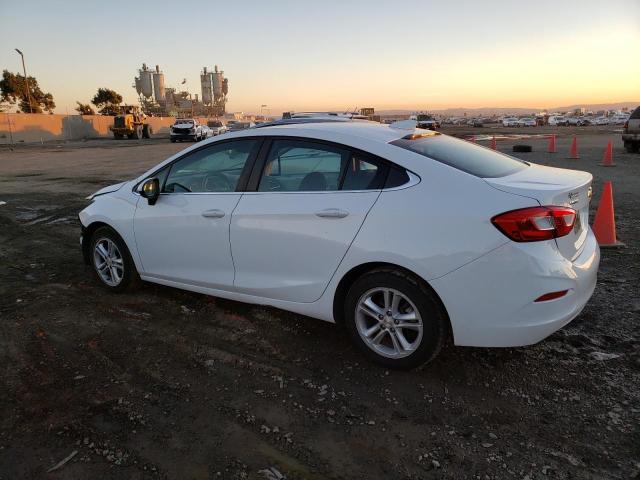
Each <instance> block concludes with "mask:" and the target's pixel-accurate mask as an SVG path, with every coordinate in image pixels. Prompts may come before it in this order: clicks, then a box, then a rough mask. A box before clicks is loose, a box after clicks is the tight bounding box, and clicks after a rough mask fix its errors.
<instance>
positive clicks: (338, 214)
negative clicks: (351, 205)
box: [316, 208, 349, 218]
mask: <svg viewBox="0 0 640 480" xmlns="http://www.w3.org/2000/svg"><path fill="white" fill-rule="evenodd" d="M316 215H317V216H318V217H321V218H344V217H346V216H347V215H349V212H347V211H345V210H340V209H339V208H327V209H325V210H320V211H319V212H316Z"/></svg>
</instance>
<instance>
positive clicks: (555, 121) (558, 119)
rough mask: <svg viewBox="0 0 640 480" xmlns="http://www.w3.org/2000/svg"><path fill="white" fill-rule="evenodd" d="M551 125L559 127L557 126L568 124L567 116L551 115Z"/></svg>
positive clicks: (549, 121)
mask: <svg viewBox="0 0 640 480" xmlns="http://www.w3.org/2000/svg"><path fill="white" fill-rule="evenodd" d="M548 123H549V125H551V126H554V127H557V126H567V125H568V122H567V117H564V116H562V115H552V116H550V117H549V120H548Z"/></svg>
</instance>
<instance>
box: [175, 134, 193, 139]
mask: <svg viewBox="0 0 640 480" xmlns="http://www.w3.org/2000/svg"><path fill="white" fill-rule="evenodd" d="M171 139H172V140H195V139H196V134H195V133H172V134H171Z"/></svg>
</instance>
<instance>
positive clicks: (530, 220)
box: [491, 206, 576, 242]
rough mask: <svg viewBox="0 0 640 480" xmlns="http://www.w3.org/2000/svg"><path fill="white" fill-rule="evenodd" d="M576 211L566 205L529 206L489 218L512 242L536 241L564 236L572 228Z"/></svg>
mask: <svg viewBox="0 0 640 480" xmlns="http://www.w3.org/2000/svg"><path fill="white" fill-rule="evenodd" d="M575 221H576V211H575V210H574V209H573V208H568V207H553V206H552V207H531V208H522V209H520V210H512V211H510V212H505V213H501V214H500V215H496V216H495V217H493V218H492V219H491V223H493V224H494V225H495V226H496V228H498V230H500V231H501V232H502V233H504V234H505V235H506V236H507V237H509V238H510V239H511V240H513V241H514V242H538V241H541V240H551V239H553V238H558V237H564V236H565V235H567V234H568V233H569V232H571V229H572V228H573V225H574V223H575Z"/></svg>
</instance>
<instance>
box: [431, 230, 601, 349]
mask: <svg viewBox="0 0 640 480" xmlns="http://www.w3.org/2000/svg"><path fill="white" fill-rule="evenodd" d="M599 263H600V249H599V247H598V243H597V242H596V239H595V236H594V235H593V232H592V231H591V229H589V232H588V235H587V238H586V240H585V244H584V246H583V249H582V252H581V253H580V255H579V256H578V257H577V258H575V259H574V260H573V261H572V262H571V261H569V260H567V259H565V258H564V257H562V256H561V255H560V253H559V252H558V250H557V247H556V246H555V242H552V241H549V242H535V243H515V242H508V243H506V244H504V245H503V246H501V247H499V248H497V249H496V250H493V251H492V252H490V253H488V254H487V255H485V256H483V257H481V258H479V259H477V260H475V261H473V262H471V263H469V264H467V265H465V266H463V267H461V268H459V269H458V270H455V271H453V272H451V273H449V274H447V275H445V276H443V277H440V278H439V279H436V280H433V281H431V285H432V287H433V288H434V289H435V290H436V292H437V293H438V294H439V295H440V298H441V299H442V301H443V302H444V304H445V307H446V308H447V312H448V313H449V318H450V320H451V326H452V329H453V336H454V343H455V344H456V345H465V346H474V347H517V346H523V345H531V344H534V343H537V342H539V341H541V340H543V339H544V338H546V337H548V336H549V335H551V334H552V333H553V332H555V331H556V330H558V329H560V328H562V327H563V326H565V325H566V324H567V323H569V322H570V321H571V320H573V319H574V318H575V317H576V316H578V314H579V313H580V312H581V311H582V309H583V308H584V306H585V305H586V304H587V302H588V301H589V298H591V295H592V294H593V291H594V289H595V286H596V279H597V272H598V265H599ZM561 290H569V292H568V293H567V294H566V295H565V296H563V297H561V298H558V299H555V300H550V301H546V302H534V300H535V299H536V298H538V297H540V296H541V295H543V294H545V293H549V292H556V291H561Z"/></svg>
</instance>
